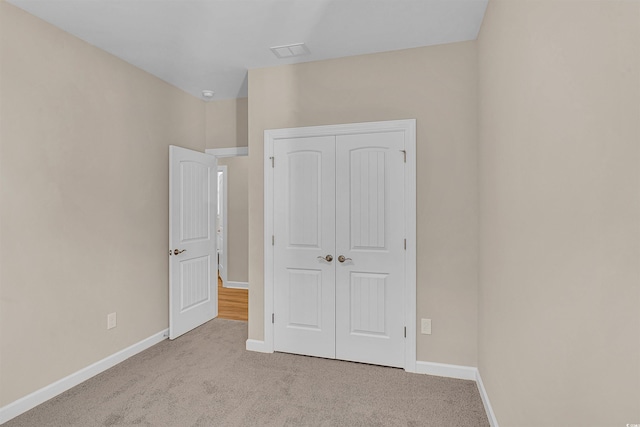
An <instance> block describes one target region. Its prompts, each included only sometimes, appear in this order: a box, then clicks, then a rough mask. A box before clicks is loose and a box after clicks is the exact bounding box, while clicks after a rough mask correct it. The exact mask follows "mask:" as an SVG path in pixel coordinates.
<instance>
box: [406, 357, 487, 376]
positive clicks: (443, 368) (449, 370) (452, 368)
mask: <svg viewBox="0 0 640 427" xmlns="http://www.w3.org/2000/svg"><path fill="white" fill-rule="evenodd" d="M416 372H417V373H418V374H427V375H435V376H437V377H447V378H457V379H460V380H471V381H475V380H476V377H477V375H478V368H474V367H473V366H463V365H448V364H446V363H434V362H422V361H420V360H418V361H417V362H416Z"/></svg>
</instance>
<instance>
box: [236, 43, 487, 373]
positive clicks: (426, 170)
mask: <svg viewBox="0 0 640 427" xmlns="http://www.w3.org/2000/svg"><path fill="white" fill-rule="evenodd" d="M476 68H477V58H476V46H475V43H474V42H467V43H457V44H450V45H442V46H434V47H427V48H419V49H410V50H405V51H396V52H390V53H382V54H374V55H365V56H358V57H350V58H342V59H335V60H329V61H321V62H312V63H306V64H298V65H287V66H281V67H274V68H264V69H257V70H250V72H249V163H250V164H249V209H250V213H249V285H250V292H249V337H250V338H252V339H257V340H261V339H263V332H264V329H263V328H264V325H263V316H264V314H263V312H264V300H263V289H264V279H263V232H264V229H263V193H264V191H263V173H264V172H263V166H262V165H263V160H262V158H263V153H264V149H263V138H264V137H263V132H264V130H265V129H274V128H284V127H298V126H310V125H327V124H339V123H350V122H364V121H378V120H393V119H409V118H415V119H417V155H418V159H417V164H418V171H417V173H418V176H417V193H418V197H417V221H418V225H417V227H418V236H417V238H418V241H417V253H418V270H417V287H418V290H417V293H418V295H417V314H418V318H420V317H425V318H431V319H433V334H432V335H418V337H417V345H418V359H419V360H425V361H431V362H443V363H453V364H461V365H476V357H477V338H476V331H477V274H478V272H477V258H478V253H477V222H476V221H477V185H476V177H477V169H476V161H477V150H476V133H477V123H476V111H477V110H476V109H477V98H476V92H477V87H476V83H477V74H476Z"/></svg>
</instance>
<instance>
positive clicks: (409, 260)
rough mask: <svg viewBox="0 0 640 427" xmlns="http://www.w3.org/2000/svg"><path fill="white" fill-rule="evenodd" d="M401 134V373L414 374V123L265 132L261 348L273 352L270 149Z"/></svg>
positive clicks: (319, 127)
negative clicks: (318, 139)
mask: <svg viewBox="0 0 640 427" xmlns="http://www.w3.org/2000/svg"><path fill="white" fill-rule="evenodd" d="M398 131H401V132H404V141H405V151H406V168H405V179H404V190H405V200H404V221H405V236H406V239H407V251H406V252H407V253H406V257H405V266H404V270H405V283H404V302H403V305H404V320H405V325H406V328H407V333H406V339H405V352H404V354H405V364H404V370H405V371H407V372H416V332H417V328H416V325H417V319H416V120H415V119H408V120H391V121H381V122H365V123H349V124H341V125H326V126H310V127H299V128H286V129H270V130H265V131H264V347H263V351H266V352H269V353H273V351H274V342H273V330H274V328H273V323H272V314H273V306H274V301H273V298H274V292H273V291H274V281H273V273H274V255H275V254H274V246H273V245H272V236H273V235H274V224H273V219H274V214H273V209H274V205H273V196H274V188H273V181H274V177H273V174H274V170H273V167H272V160H273V147H274V143H275V141H277V140H279V139H289V138H301V137H313V136H332V135H349V134H358V133H386V132H398Z"/></svg>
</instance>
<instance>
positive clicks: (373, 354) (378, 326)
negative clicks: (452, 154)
mask: <svg viewBox="0 0 640 427" xmlns="http://www.w3.org/2000/svg"><path fill="white" fill-rule="evenodd" d="M404 149H405V147H404V134H403V133H402V132H382V133H364V134H349V135H335V136H317V137H302V138H291V139H279V140H277V141H275V142H274V151H273V154H274V181H273V184H274V190H273V191H274V194H273V197H274V199H273V206H274V224H273V227H274V241H273V244H274V270H273V272H274V318H273V322H274V349H275V350H276V351H283V352H289V353H297V354H304V355H310V356H318V357H326V358H336V359H342V360H351V361H357V362H365V363H373V364H380V365H386V366H397V367H403V366H404V351H405V350H404V333H405V329H404V327H405V325H404V310H403V301H404V295H403V290H404V280H405V277H404V274H405V273H404V271H405V270H404V263H405V240H404V239H405V224H404V197H405V195H404V173H405V169H404V166H405V163H404V159H405V157H404V156H405V153H404Z"/></svg>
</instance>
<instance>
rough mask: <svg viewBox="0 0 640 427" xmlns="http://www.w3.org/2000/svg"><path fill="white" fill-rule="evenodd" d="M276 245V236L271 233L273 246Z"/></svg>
mask: <svg viewBox="0 0 640 427" xmlns="http://www.w3.org/2000/svg"><path fill="white" fill-rule="evenodd" d="M275 245H276V236H274V235H273V234H272V235H271V246H275Z"/></svg>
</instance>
